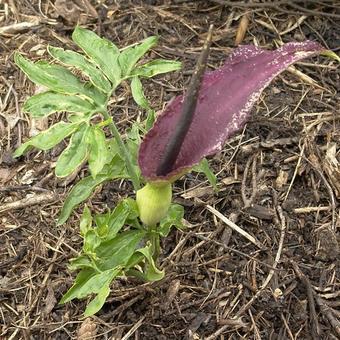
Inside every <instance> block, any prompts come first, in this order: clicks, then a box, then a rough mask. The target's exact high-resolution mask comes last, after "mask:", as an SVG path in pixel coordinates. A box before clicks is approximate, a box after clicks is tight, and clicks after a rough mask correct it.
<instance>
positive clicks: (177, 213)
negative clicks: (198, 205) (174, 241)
mask: <svg viewBox="0 0 340 340" xmlns="http://www.w3.org/2000/svg"><path fill="white" fill-rule="evenodd" d="M183 216H184V208H183V206H181V205H179V204H171V206H170V208H169V211H168V214H167V215H166V217H164V218H163V219H162V220H161V221H160V223H159V228H158V232H159V234H160V235H161V236H163V237H166V236H168V235H169V232H170V229H171V227H176V228H178V229H181V228H182V227H183V223H182V219H183Z"/></svg>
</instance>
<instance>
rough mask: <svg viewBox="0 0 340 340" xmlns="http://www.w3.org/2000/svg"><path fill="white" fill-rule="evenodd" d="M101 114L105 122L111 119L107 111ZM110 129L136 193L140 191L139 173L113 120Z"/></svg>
mask: <svg viewBox="0 0 340 340" xmlns="http://www.w3.org/2000/svg"><path fill="white" fill-rule="evenodd" d="M101 113H102V114H103V116H104V118H105V120H108V119H111V117H110V115H109V113H108V112H107V111H106V110H103V111H102V112H101ZM109 128H110V130H111V133H112V134H113V137H114V138H115V139H116V141H117V143H118V147H119V150H120V152H121V154H122V155H123V157H124V160H125V164H126V168H127V171H128V173H129V176H130V178H131V181H132V184H133V187H134V189H135V191H137V190H139V189H140V183H139V179H138V176H137V172H136V170H135V168H134V166H133V163H132V159H131V156H130V153H129V151H128V150H127V148H126V146H125V144H124V142H123V139H122V137H121V135H120V133H119V131H118V129H117V127H116V125H115V123H114V122H113V121H112V120H111V122H110V123H109Z"/></svg>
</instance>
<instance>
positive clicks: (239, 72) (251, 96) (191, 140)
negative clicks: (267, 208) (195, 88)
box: [138, 41, 325, 182]
mask: <svg viewBox="0 0 340 340" xmlns="http://www.w3.org/2000/svg"><path fill="white" fill-rule="evenodd" d="M321 52H325V48H324V47H323V46H321V45H320V44H318V43H316V42H313V41H306V42H302V43H297V42H293V43H287V44H285V45H284V46H282V47H281V48H278V49H277V50H275V51H267V50H264V49H261V48H258V47H256V46H252V45H249V46H241V47H239V48H237V49H235V50H234V52H233V53H232V54H231V55H230V57H229V58H228V59H227V60H226V62H225V63H224V65H223V66H222V67H221V68H219V69H217V70H215V71H213V72H206V73H205V75H204V78H203V81H202V85H201V88H200V91H199V96H198V102H197V106H196V109H195V112H194V118H193V121H192V123H191V126H190V129H189V131H188V133H187V135H186V136H185V139H184V142H183V144H182V146H181V149H180V152H179V155H178V157H177V159H176V161H175V163H174V165H173V166H172V169H171V171H170V172H168V173H167V174H166V175H165V176H157V168H158V166H159V164H160V162H161V159H162V157H163V154H164V150H165V147H166V145H167V144H168V143H169V140H170V138H171V136H172V134H173V131H174V127H175V126H176V124H177V123H178V121H179V119H180V116H181V112H182V104H183V96H178V97H175V98H174V99H173V100H172V101H171V102H170V103H169V104H168V105H167V107H166V108H165V110H164V111H163V112H162V113H161V115H160V116H159V117H158V119H157V121H156V123H155V125H154V126H153V128H152V129H151V130H150V131H149V132H148V133H147V134H146V136H145V138H144V140H143V142H142V143H141V146H140V149H139V156H138V163H139V166H140V169H141V172H142V175H143V176H144V178H145V179H146V180H147V181H148V182H150V181H151V182H152V181H173V180H174V179H176V178H178V177H179V176H180V175H181V174H183V173H185V172H186V171H188V170H190V168H192V167H193V166H194V165H195V164H197V163H199V162H200V161H201V160H202V159H203V158H204V157H206V156H209V155H213V154H215V153H216V152H218V151H220V150H221V149H222V147H223V144H224V142H225V140H226V139H227V138H228V137H230V136H231V135H232V134H233V133H235V132H236V131H238V130H239V129H240V128H241V127H242V126H243V125H244V124H245V122H246V121H247V119H248V117H249V113H250V111H251V108H252V106H253V105H254V103H255V102H256V101H257V100H258V99H259V97H260V95H261V93H262V91H263V90H264V89H265V88H266V87H267V86H268V84H269V83H270V82H271V80H272V79H273V78H274V77H276V76H277V75H278V74H279V73H281V72H282V71H284V70H285V69H286V68H287V67H288V66H289V65H291V64H293V63H295V62H296V61H299V60H301V59H304V58H307V57H310V56H313V55H316V54H320V53H321Z"/></svg>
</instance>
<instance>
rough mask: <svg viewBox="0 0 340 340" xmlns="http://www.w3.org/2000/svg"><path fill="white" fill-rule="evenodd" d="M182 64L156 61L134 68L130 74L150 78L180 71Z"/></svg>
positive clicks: (171, 61) (162, 60)
mask: <svg viewBox="0 0 340 340" xmlns="http://www.w3.org/2000/svg"><path fill="white" fill-rule="evenodd" d="M181 67H182V63H180V62H179V61H173V60H164V59H156V60H153V61H150V62H149V63H146V64H143V65H141V66H139V67H136V68H135V69H134V70H133V71H132V72H131V75H132V76H139V77H144V78H151V77H154V76H156V75H158V74H162V73H168V72H172V71H177V70H180V69H181Z"/></svg>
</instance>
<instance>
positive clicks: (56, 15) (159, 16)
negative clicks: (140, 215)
mask: <svg viewBox="0 0 340 340" xmlns="http://www.w3.org/2000/svg"><path fill="white" fill-rule="evenodd" d="M339 18H340V5H339V3H338V2H337V1H327V0H322V1H270V2H260V1H254V2H251V3H247V2H243V1H224V0H214V1H206V0H202V1H200V0H196V1H195V0H192V1H190V0H173V1H170V0H168V1H166V0H164V1H161V0H159V1H157V0H154V1H153V0H148V1H146V0H145V1H142V0H141V1H137V0H135V1H128V0H126V1H120V0H116V1H114V0H107V1H105V0H104V1H94V0H91V1H90V0H74V1H63V0H61V1H59V0H55V1H54V0H43V1H38V0H7V1H6V0H5V3H4V4H2V5H1V4H0V53H1V54H0V71H1V72H0V78H1V82H0V339H39V340H40V339H85V338H88V339H94V338H98V339H129V338H130V339H340V310H339V306H340V300H339V296H340V281H339V260H338V259H339V240H340V239H339V227H340V215H339V201H338V200H339V198H340V190H339V189H340V185H339V180H340V165H339V164H340V163H339V162H340V154H339V147H340V144H339V136H340V133H339V131H340V120H339V118H340V116H339V97H338V94H337V88H338V86H339V68H338V64H337V63H336V61H334V60H331V59H329V58H326V57H322V56H320V57H314V58H312V59H308V60H304V61H303V62H300V63H297V64H295V65H294V67H293V68H291V69H290V70H289V71H286V72H284V73H282V74H281V75H280V76H279V77H277V78H276V79H275V80H274V81H273V82H272V83H271V85H270V86H269V87H268V88H267V89H266V91H265V92H264V93H263V95H262V96H261V99H260V100H259V101H258V102H257V104H256V105H255V107H254V108H253V110H252V118H251V120H250V121H249V122H248V123H247V125H246V127H245V128H244V129H243V130H242V131H240V132H239V133H238V134H236V135H234V136H232V137H231V138H230V140H229V141H228V142H227V143H226V145H225V147H224V149H223V151H222V152H221V153H220V154H218V155H216V156H215V157H213V158H212V159H211V160H210V164H211V165H212V168H213V169H214V172H215V173H216V174H217V175H218V182H219V191H218V192H217V193H215V192H214V191H213V190H212V188H211V186H210V185H209V183H208V182H207V180H206V178H205V177H204V176H202V175H197V174H196V173H191V174H189V175H187V176H185V177H183V178H182V179H181V180H178V181H177V182H176V184H175V187H174V191H175V194H174V195H175V201H177V202H179V203H181V204H183V205H184V206H185V219H186V221H187V222H186V225H187V228H186V229H185V230H184V231H178V230H177V231H175V230H174V231H172V232H171V234H170V235H169V237H168V238H166V239H164V240H163V242H162V249H163V253H162V256H161V259H160V266H162V267H163V268H164V269H165V271H166V276H165V278H164V279H163V280H162V281H159V282H155V283H141V282H138V281H136V280H134V279H131V278H120V279H118V280H117V281H115V282H114V284H113V286H112V291H111V294H110V296H109V299H108V301H107V303H106V304H105V305H104V308H103V309H102V311H100V312H99V313H97V315H96V316H94V317H93V318H87V319H84V318H83V316H82V313H83V311H84V309H85V306H86V301H78V300H75V301H73V302H71V303H67V304H65V305H59V304H58V301H59V300H60V298H61V296H62V295H63V294H64V293H65V292H66V291H67V289H68V288H69V287H70V286H71V284H72V280H73V279H74V277H75V273H73V272H70V271H69V270H68V268H67V263H68V261H69V259H70V258H72V257H74V256H75V255H76V254H77V253H78V252H79V251H80V249H81V238H80V236H79V226H78V221H79V214H80V213H81V207H80V208H78V209H77V211H76V212H75V213H74V214H73V215H72V217H71V218H70V220H69V221H68V222H67V223H66V224H65V225H62V226H59V227H57V226H56V219H57V217H58V214H59V212H60V208H61V206H62V204H63V201H64V199H65V197H66V195H67V193H68V192H69V190H70V189H71V188H72V186H73V185H74V184H75V183H76V182H77V181H78V180H79V179H80V178H82V177H83V176H85V174H86V172H87V170H86V168H85V167H84V168H83V169H81V171H79V172H78V173H77V176H76V177H73V178H68V179H67V181H66V182H65V181H61V180H58V179H56V177H55V175H54V165H55V161H56V159H57V156H58V154H59V153H60V152H61V151H62V150H63V148H64V147H65V144H63V143H62V144H61V145H59V146H58V147H57V148H55V149H54V150H53V151H50V152H38V151H36V150H35V151H31V152H29V153H28V154H27V155H25V156H24V157H21V158H19V159H14V158H13V157H12V154H13V151H14V150H15V148H16V147H18V146H19V145H20V144H21V143H22V142H23V141H25V140H26V139H27V138H28V136H29V135H30V134H32V133H34V131H37V130H40V129H45V128H46V127H47V126H48V125H49V124H51V123H52V121H58V120H60V119H61V118H62V115H54V116H53V117H52V118H51V119H49V120H42V121H36V120H33V119H31V118H30V117H29V116H27V115H25V113H24V112H22V111H21V106H22V104H23V102H24V101H25V99H26V98H27V97H28V96H29V95H32V94H33V93H34V92H35V91H36V90H37V89H36V88H35V86H34V85H33V84H32V83H31V82H30V81H29V80H28V79H27V78H26V77H25V76H24V75H23V73H21V72H20V71H19V69H18V68H17V67H16V66H15V64H14V62H13V54H14V52H15V51H20V52H21V53H23V54H24V55H26V56H27V57H29V58H30V59H31V60H37V59H41V58H44V57H46V56H47V53H46V47H47V45H49V44H50V45H53V46H62V47H65V46H67V47H69V48H74V47H75V46H74V44H73V43H72V41H71V38H70V37H71V33H72V31H73V29H74V27H75V25H76V24H77V22H78V23H80V24H81V25H83V26H84V27H87V28H89V29H92V30H94V31H95V32H97V33H98V34H100V35H101V36H104V37H106V38H107V39H109V40H112V41H113V42H115V43H116V44H117V45H118V46H126V45H128V44H131V43H135V42H137V41H140V40H141V39H143V38H145V37H147V36H150V35H155V34H156V35H159V37H160V42H159V44H158V46H157V47H156V48H154V49H153V51H152V52H151V55H150V57H155V56H157V57H163V58H168V59H176V60H180V61H182V62H183V63H184V67H183V70H182V71H179V72H174V73H172V74H169V75H166V76H159V77H157V78H155V79H153V80H148V81H144V85H145V91H146V94H147V97H148V98H149V99H150V100H151V102H152V104H153V107H154V108H156V109H157V110H160V109H162V107H163V105H164V103H166V102H167V101H169V100H170V99H171V98H172V97H173V96H174V95H176V94H180V93H182V91H183V89H184V88H185V86H186V85H187V84H188V81H189V78H190V75H191V74H192V71H193V68H194V65H195V61H196V59H197V57H198V55H199V53H200V50H201V48H202V45H203V42H204V38H205V36H206V32H207V31H208V27H209V24H210V23H214V25H215V30H214V34H213V44H212V49H211V54H210V58H209V68H210V69H214V68H216V67H218V66H220V65H221V64H222V63H223V61H224V60H225V58H226V57H227V56H228V55H229V54H230V52H231V51H232V49H233V48H234V47H235V38H236V36H238V42H239V43H242V44H257V45H259V46H261V47H264V48H268V49H273V48H276V47H277V46H278V45H280V44H281V43H282V42H290V41H303V40H306V39H312V40H316V41H318V42H320V43H321V44H323V45H324V46H325V47H327V48H329V49H332V50H333V51H334V52H337V53H338V52H339V46H340V44H339V42H340V21H339ZM242 30H243V31H244V35H242V32H241V31H242ZM118 98H119V99H118V101H117V103H116V104H112V114H113V115H114V119H115V121H116V122H117V124H118V126H119V128H120V129H121V130H122V131H124V130H125V129H126V128H128V126H130V124H131V121H133V120H134V119H136V118H137V117H138V115H141V114H144V112H141V111H140V110H139V109H138V108H137V107H136V106H135V104H134V103H133V101H132V100H131V94H130V92H129V89H128V87H124V86H123V87H122V88H121V90H120V93H119V94H118ZM127 196H131V197H132V196H133V192H132V188H131V185H130V184H129V183H126V182H113V183H107V184H105V185H103V186H102V187H101V188H100V189H99V190H97V191H96V192H95V194H94V195H93V196H92V197H91V199H90V200H89V201H88V205H89V207H90V209H91V210H92V211H97V212H98V211H105V210H106V209H107V208H112V207H114V206H115V204H116V202H117V201H118V200H119V199H120V198H122V197H127ZM25 199H26V201H25ZM27 201H28V202H29V204H27ZM25 202H26V203H25ZM9 203H12V204H9ZM216 211H217V213H218V212H219V213H221V214H222V215H224V216H225V217H227V218H228V219H229V220H230V221H233V222H234V223H236V224H237V225H238V226H239V227H240V228H241V229H243V230H244V231H245V232H247V233H248V234H250V235H251V236H253V237H255V238H256V240H258V242H259V243H260V244H261V246H258V245H255V244H254V243H253V242H250V241H249V240H248V239H246V238H245V237H243V236H242V235H241V234H240V233H239V232H237V231H235V230H232V229H230V227H229V226H228V225H227V224H225V223H224V222H223V221H222V220H221V219H220V218H219V217H218V216H216Z"/></svg>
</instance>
